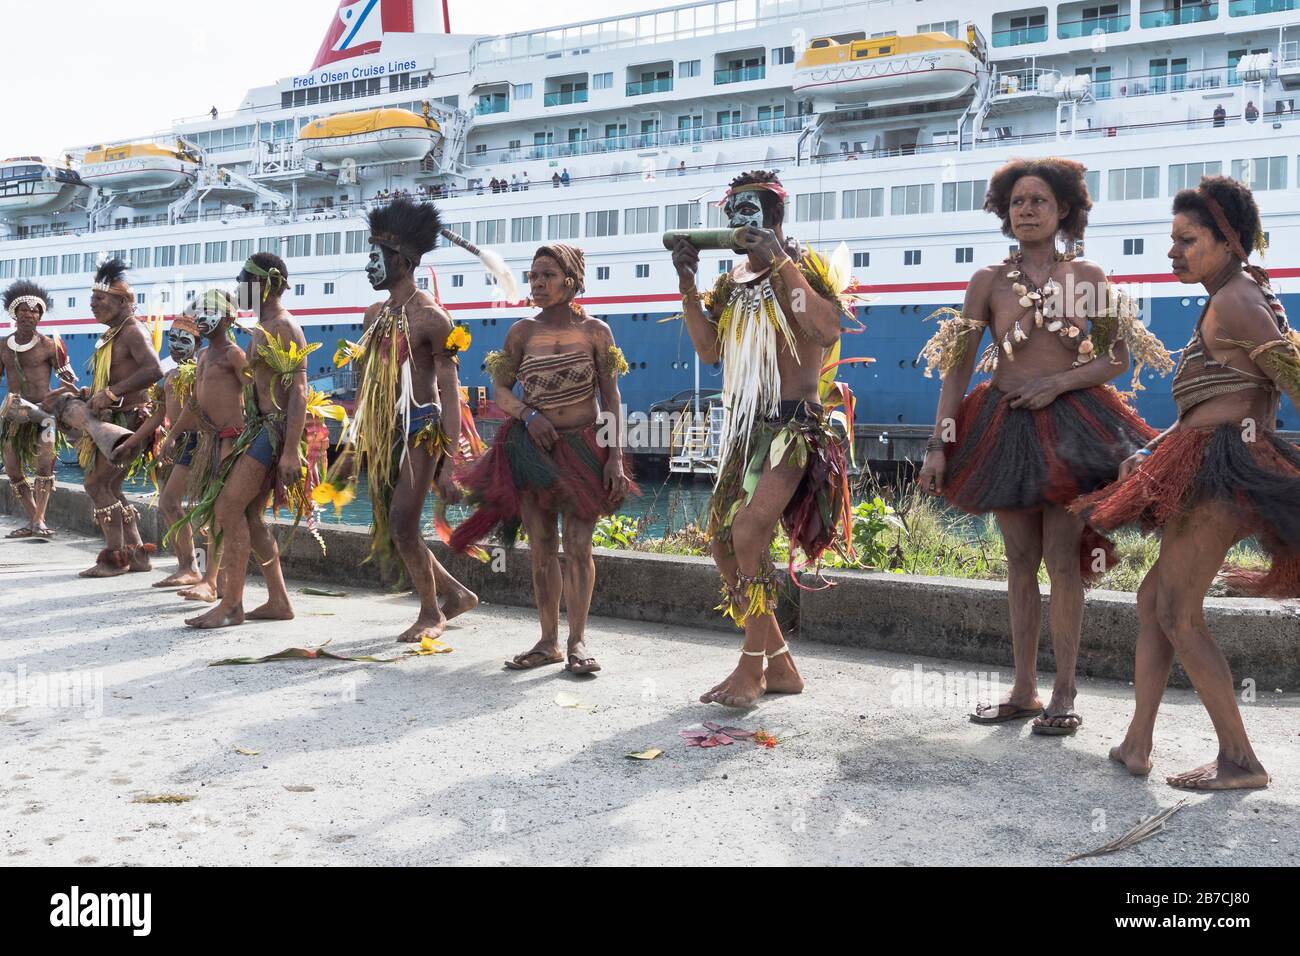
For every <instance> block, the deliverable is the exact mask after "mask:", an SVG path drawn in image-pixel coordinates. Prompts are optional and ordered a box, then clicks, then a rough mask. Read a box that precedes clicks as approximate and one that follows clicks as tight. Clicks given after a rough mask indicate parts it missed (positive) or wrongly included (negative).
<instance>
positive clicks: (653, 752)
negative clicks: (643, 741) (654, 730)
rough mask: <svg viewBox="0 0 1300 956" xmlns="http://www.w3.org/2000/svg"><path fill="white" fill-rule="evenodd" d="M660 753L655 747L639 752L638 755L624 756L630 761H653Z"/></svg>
mask: <svg viewBox="0 0 1300 956" xmlns="http://www.w3.org/2000/svg"><path fill="white" fill-rule="evenodd" d="M662 753H663V751H662V750H659V749H657V748H655V747H648V748H646V749H645V750H642V751H640V752H639V753H630V754H627V755H626V756H627V757H628V758H629V759H630V760H654V759H655V757H658V756H659V755H660V754H662Z"/></svg>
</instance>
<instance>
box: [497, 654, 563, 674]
mask: <svg viewBox="0 0 1300 956" xmlns="http://www.w3.org/2000/svg"><path fill="white" fill-rule="evenodd" d="M533 657H540V658H541V660H539V661H537V662H536V663H535V664H527V663H525V661H527V660H528V659H529V658H533ZM563 660H564V658H563V657H560V656H559V655H558V654H557V655H556V656H555V657H547V656H546V652H545V651H527V652H525V653H523V654H518V655H516V656H515V657H514V659H513V660H508V661H506V662H505V665H506V669H507V670H512V671H531V670H533V669H535V668H538V667H545V666H546V665H548V664H559V663H560V662H561V661H563Z"/></svg>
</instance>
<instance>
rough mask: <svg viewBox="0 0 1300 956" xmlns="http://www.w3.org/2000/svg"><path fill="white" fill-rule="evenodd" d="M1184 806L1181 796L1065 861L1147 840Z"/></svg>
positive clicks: (1109, 851) (1123, 847)
mask: <svg viewBox="0 0 1300 956" xmlns="http://www.w3.org/2000/svg"><path fill="white" fill-rule="evenodd" d="M1185 806H1187V799H1186V798H1183V799H1182V800H1179V801H1178V802H1177V803H1175V804H1174V805H1173V806H1172V807H1166V808H1165V809H1163V810H1161V811H1160V812H1159V813H1156V814H1153V815H1152V816H1149V817H1147V818H1146V819H1144V820H1139V821H1138V822H1137V824H1136V825H1135V826H1134V827H1133V829H1131V830H1129V831H1128V832H1127V833H1125V834H1123V835H1121V836H1119V837H1116V838H1115V839H1114V840H1111V841H1110V842H1109V843H1107V844H1104V845H1103V846H1099V847H1097V849H1095V850H1089V851H1088V852H1087V853H1076V854H1075V855H1074V856H1070V857H1066V859H1065V862H1066V863H1072V862H1073V861H1075V860H1083V859H1086V858H1087V857H1090V856H1104V855H1105V854H1107V853H1117V852H1119V851H1120V850H1127V849H1129V848H1130V847H1134V846H1137V845H1138V844H1139V843H1141V842H1142V841H1143V840H1148V839H1150V838H1151V837H1153V836H1155V835H1156V834H1157V833H1159V832H1160V831H1161V830H1163V829H1164V828H1165V821H1167V820H1168V819H1169V818H1170V817H1172V816H1173V815H1174V814H1175V813H1177V812H1178V811H1179V810H1181V809H1182V808H1183V807H1185Z"/></svg>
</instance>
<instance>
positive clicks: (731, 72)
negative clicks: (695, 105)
mask: <svg viewBox="0 0 1300 956" xmlns="http://www.w3.org/2000/svg"><path fill="white" fill-rule="evenodd" d="M766 76H767V66H766V65H765V64H762V63H760V64H759V65H758V66H739V67H730V68H728V69H725V70H714V71H713V85H714V86H723V85H724V84H727V83H748V82H749V81H750V80H761V79H763V78H765V77H766Z"/></svg>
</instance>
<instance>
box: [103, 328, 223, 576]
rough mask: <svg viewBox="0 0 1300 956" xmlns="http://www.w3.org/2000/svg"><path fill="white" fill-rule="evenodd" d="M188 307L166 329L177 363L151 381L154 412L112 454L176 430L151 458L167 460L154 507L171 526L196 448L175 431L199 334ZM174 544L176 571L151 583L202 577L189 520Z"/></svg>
mask: <svg viewBox="0 0 1300 956" xmlns="http://www.w3.org/2000/svg"><path fill="white" fill-rule="evenodd" d="M192 311H193V307H192V306H191V308H190V309H187V310H186V313H185V314H183V315H178V316H177V317H176V318H175V320H173V322H172V327H171V328H170V329H168V330H167V350H168V354H169V355H170V356H171V360H172V361H173V362H175V363H176V367H175V368H173V369H172V370H171V371H169V372H168V373H167V374H166V375H165V376H163V380H162V382H161V383H160V384H158V385H154V387H153V389H152V391H151V392H150V396H149V397H150V399H151V401H152V402H153V414H151V415H150V416H149V420H148V421H146V422H145V423H144V424H143V425H141V426H140V428H139V430H138V431H136V433H135V434H134V435H133V436H132V437H131V438H129V439H128V440H127V441H124V442H123V443H122V444H121V445H119V446H118V447H117V449H116V450H115V451H114V453H113V459H114V461H129V460H130V459H132V458H134V457H135V454H136V451H137V449H139V448H142V447H145V446H147V445H149V444H151V443H152V442H154V441H155V440H156V437H157V435H158V433H159V431H162V432H163V433H164V434H165V435H166V436H167V437H171V436H172V435H175V438H173V440H172V441H171V443H170V444H168V443H166V442H164V444H163V447H162V448H161V449H159V451H158V453H157V456H156V458H155V466H156V467H159V468H161V467H163V466H165V465H167V464H168V463H170V464H171V469H170V471H168V473H167V476H166V479H165V481H164V482H163V485H162V494H161V495H160V496H159V498H158V510H159V512H160V513H161V515H162V518H163V520H164V522H165V523H166V525H167V526H169V527H170V526H171V525H173V524H175V523H176V522H177V521H179V520H180V519H181V517H182V516H183V515H184V513H185V509H184V503H185V486H186V484H187V483H188V482H189V477H190V465H191V464H193V458H194V449H195V447H196V446H197V445H198V441H199V436H198V433H197V432H194V431H184V432H180V431H178V430H177V426H178V425H179V424H180V420H181V415H182V413H183V412H184V410H185V408H186V406H188V405H189V403H190V399H191V398H192V397H193V395H194V376H195V362H194V355H195V352H196V351H197V349H198V346H199V339H200V333H199V327H198V326H197V325H196V324H195V322H194V317H193V315H192V314H190V313H191V312H192ZM172 546H173V547H174V548H175V549H176V562H177V565H178V567H177V570H176V571H175V572H174V573H173V574H169V575H168V576H167V577H165V578H163V579H162V580H161V581H155V582H154V583H153V586H154V587H156V588H173V587H188V586H189V585H192V584H198V583H199V582H200V581H202V580H203V576H202V575H201V574H200V573H199V571H198V569H197V568H196V566H195V561H194V536H193V533H192V531H191V529H190V527H189V525H185V526H184V527H182V528H181V529H180V531H179V533H177V534H176V535H175V536H174V537H173V538H172Z"/></svg>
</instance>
